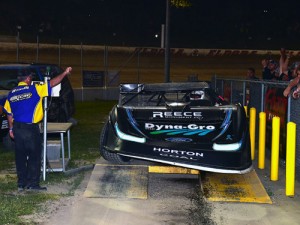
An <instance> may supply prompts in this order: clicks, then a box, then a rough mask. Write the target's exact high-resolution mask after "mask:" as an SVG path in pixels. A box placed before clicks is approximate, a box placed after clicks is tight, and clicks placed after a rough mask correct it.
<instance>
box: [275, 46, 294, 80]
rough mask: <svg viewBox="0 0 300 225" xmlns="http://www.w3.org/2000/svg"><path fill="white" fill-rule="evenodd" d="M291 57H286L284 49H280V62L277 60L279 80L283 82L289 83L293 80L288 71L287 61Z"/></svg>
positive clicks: (291, 73)
mask: <svg viewBox="0 0 300 225" xmlns="http://www.w3.org/2000/svg"><path fill="white" fill-rule="evenodd" d="M290 57H291V55H287V54H286V51H285V49H284V48H281V49H280V60H279V73H280V76H279V79H278V80H283V81H289V80H291V79H293V76H294V75H293V71H292V70H290V69H289V59H290Z"/></svg>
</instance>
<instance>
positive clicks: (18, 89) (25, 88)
mask: <svg viewBox="0 0 300 225" xmlns="http://www.w3.org/2000/svg"><path fill="white" fill-rule="evenodd" d="M28 89H29V86H24V87H20V88H19V87H18V88H16V89H13V90H12V91H11V93H15V92H18V91H22V90H28Z"/></svg>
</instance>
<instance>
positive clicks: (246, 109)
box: [244, 105, 248, 117]
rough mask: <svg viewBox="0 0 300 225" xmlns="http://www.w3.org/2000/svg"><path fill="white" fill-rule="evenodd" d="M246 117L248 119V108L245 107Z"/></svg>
mask: <svg viewBox="0 0 300 225" xmlns="http://www.w3.org/2000/svg"><path fill="white" fill-rule="evenodd" d="M244 109H245V114H246V117H248V106H246V105H244Z"/></svg>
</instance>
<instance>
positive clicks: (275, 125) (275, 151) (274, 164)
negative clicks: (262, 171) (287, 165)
mask: <svg viewBox="0 0 300 225" xmlns="http://www.w3.org/2000/svg"><path fill="white" fill-rule="evenodd" d="M279 131H280V118H279V117H278V116H275V117H273V119H272V149H271V180H272V181H277V180H278V167H279Z"/></svg>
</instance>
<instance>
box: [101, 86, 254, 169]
mask: <svg viewBox="0 0 300 225" xmlns="http://www.w3.org/2000/svg"><path fill="white" fill-rule="evenodd" d="M130 85H131V86H130ZM130 85H129V84H126V86H125V88H124V86H122V85H121V87H120V99H119V103H118V104H117V105H116V106H115V107H114V108H113V109H112V111H111V112H110V114H109V119H108V122H107V126H108V129H106V132H107V135H106V137H107V138H106V139H105V140H103V143H101V144H102V146H101V147H102V148H104V149H105V150H106V151H108V152H110V153H113V154H118V155H122V156H126V157H130V158H140V159H145V160H150V161H157V162H163V163H167V164H173V165H180V166H184V167H187V168H194V169H201V170H206V171H215V172H224V173H246V172H249V171H250V170H251V168H252V161H251V156H250V155H251V154H250V146H249V130H248V122H247V119H246V115H245V112H244V108H243V107H242V106H241V105H231V104H228V103H226V102H225V101H223V99H221V97H220V96H218V95H217V94H216V93H215V92H214V91H213V90H212V89H211V88H210V87H209V85H208V84H207V83H205V82H197V83H194V82H193V83H168V84H165V83H161V84H151V85H147V84H145V85H140V84H138V85H135V84H130ZM126 88H127V89H126ZM196 90H197V91H198V90H201V91H203V93H204V95H205V96H204V97H203V96H202V97H203V98H202V99H198V98H197V99H195V95H194V94H195V93H196ZM191 96H193V100H191ZM194 100H197V102H193V101H194ZM200 100H201V101H200ZM202 100H203V101H202ZM202 103H203V104H202Z"/></svg>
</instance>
